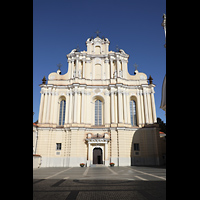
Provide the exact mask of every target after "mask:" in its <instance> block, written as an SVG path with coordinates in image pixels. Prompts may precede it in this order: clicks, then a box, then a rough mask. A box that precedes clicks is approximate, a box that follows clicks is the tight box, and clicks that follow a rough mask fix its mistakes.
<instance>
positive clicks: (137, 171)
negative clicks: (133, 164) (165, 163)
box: [129, 168, 166, 180]
mask: <svg viewBox="0 0 200 200" xmlns="http://www.w3.org/2000/svg"><path fill="white" fill-rule="evenodd" d="M129 169H130V168H129ZM131 170H133V171H136V172H139V173H141V174H146V175H149V176H153V177H156V178H160V179H163V180H166V178H164V177H160V176H156V175H153V174H149V173H146V172H142V171H139V170H136V169H131Z"/></svg>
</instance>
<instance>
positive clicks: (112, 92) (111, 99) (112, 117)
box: [110, 89, 115, 123]
mask: <svg viewBox="0 0 200 200" xmlns="http://www.w3.org/2000/svg"><path fill="white" fill-rule="evenodd" d="M110 96H111V98H110V101H111V102H110V104H111V123H115V115H114V91H112V89H111V92H110Z"/></svg>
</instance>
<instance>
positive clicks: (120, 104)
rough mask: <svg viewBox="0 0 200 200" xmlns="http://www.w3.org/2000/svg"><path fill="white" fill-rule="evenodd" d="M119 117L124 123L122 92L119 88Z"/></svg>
mask: <svg viewBox="0 0 200 200" xmlns="http://www.w3.org/2000/svg"><path fill="white" fill-rule="evenodd" d="M118 119H119V123H123V112H122V92H121V91H120V90H119V88H118Z"/></svg>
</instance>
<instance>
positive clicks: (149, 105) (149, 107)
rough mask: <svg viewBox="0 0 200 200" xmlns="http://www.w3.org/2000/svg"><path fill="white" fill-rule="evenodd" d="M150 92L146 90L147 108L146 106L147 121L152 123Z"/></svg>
mask: <svg viewBox="0 0 200 200" xmlns="http://www.w3.org/2000/svg"><path fill="white" fill-rule="evenodd" d="M150 98H151V97H150V93H149V91H148V92H147V108H148V115H149V123H150V124H152V123H153V119H152V109H151V99H150Z"/></svg>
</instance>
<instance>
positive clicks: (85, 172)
mask: <svg viewBox="0 0 200 200" xmlns="http://www.w3.org/2000/svg"><path fill="white" fill-rule="evenodd" d="M88 171H89V167H87V168H86V170H85V171H84V173H83V176H86V175H87V173H88Z"/></svg>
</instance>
